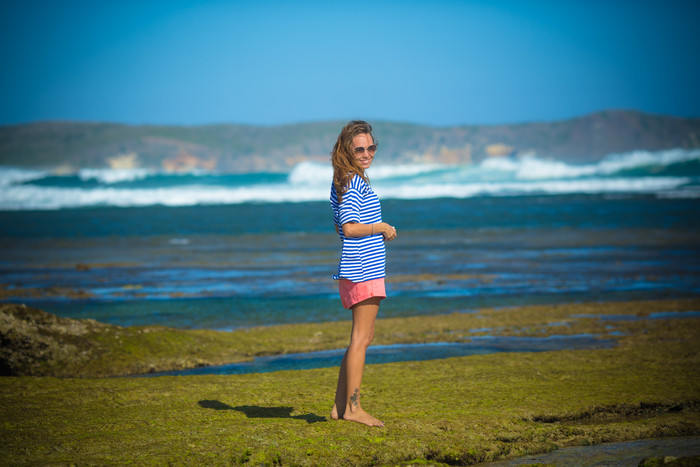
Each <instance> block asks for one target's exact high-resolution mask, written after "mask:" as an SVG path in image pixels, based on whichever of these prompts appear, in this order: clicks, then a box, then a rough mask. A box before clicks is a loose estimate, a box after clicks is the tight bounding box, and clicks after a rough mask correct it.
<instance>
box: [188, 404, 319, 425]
mask: <svg viewBox="0 0 700 467" xmlns="http://www.w3.org/2000/svg"><path fill="white" fill-rule="evenodd" d="M198 404H199V406H200V407H202V408H205V409H212V410H237V411H238V412H243V413H244V414H245V416H246V417H248V418H291V419H294V420H306V423H316V422H327V421H328V419H327V418H326V417H321V416H319V415H316V414H312V413H308V414H305V415H292V411H293V410H294V408H293V407H260V406H257V405H239V406H237V407H232V406H230V405H228V404H224V403H223V402H221V401H215V400H203V401H199V402H198Z"/></svg>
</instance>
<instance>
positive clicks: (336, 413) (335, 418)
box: [331, 404, 341, 420]
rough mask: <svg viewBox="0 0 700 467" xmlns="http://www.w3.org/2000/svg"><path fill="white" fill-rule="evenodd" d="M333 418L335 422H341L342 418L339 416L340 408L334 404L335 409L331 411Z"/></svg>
mask: <svg viewBox="0 0 700 467" xmlns="http://www.w3.org/2000/svg"><path fill="white" fill-rule="evenodd" d="M331 418H332V419H333V420H339V419H340V418H341V417H340V416H339V415H338V406H337V405H336V404H333V408H332V409H331Z"/></svg>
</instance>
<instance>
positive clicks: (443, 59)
mask: <svg viewBox="0 0 700 467" xmlns="http://www.w3.org/2000/svg"><path fill="white" fill-rule="evenodd" d="M698 18H700V2H697V1H668V0H667V1H598V0H589V1H564V0H562V1H538V0H529V1H526V0H521V1H482V2H477V1H440V0H434V1H423V2H417V1H410V0H409V1H376V2H363V1H358V2H333V1H303V0H302V1H286V2H285V1H265V0H260V1H250V2H248V1H208V2H207V1H199V2H195V1H177V0H172V1H131V0H125V1H118V2H116V1H106V0H105V1H102V0H100V1H95V0H91V1H85V2H78V1H70V0H67V1H61V2H59V1H35V0H14V1H12V0H10V1H4V2H2V6H0V35H1V36H0V40H1V42H0V44H2V45H1V46H0V47H2V49H1V50H2V56H3V60H2V62H3V63H4V65H5V66H4V67H3V69H4V70H3V71H2V73H1V74H0V80H1V81H0V93H2V95H1V96H0V102H2V106H1V107H0V124H3V125H6V124H14V123H21V122H29V121H37V120H83V121H110V122H123V123H130V124H142V123H148V124H178V125H193V124H194V125H199V124H208V123H249V124H264V125H276V124H285V123H295V122H305V121H318V120H330V119H339V120H348V119H350V118H364V119H368V120H371V121H377V120H392V121H402V122H414V123H422V124H430V125H437V126H444V125H460V124H497V123H514V122H526V121H550V120H558V119H563V118H570V117H575V116H579V115H584V114H587V113H591V112H595V111H599V110H604V109H637V110H642V111H646V112H651V113H658V114H670V115H677V116H695V117H698V116H700V91H699V86H698V83H700V60H698V56H699V52H698V45H700V44H699V42H700V41H698V35H697V33H696V31H697V27H698V26H697V21H698Z"/></svg>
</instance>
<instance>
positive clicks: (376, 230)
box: [343, 222, 396, 240]
mask: <svg viewBox="0 0 700 467" xmlns="http://www.w3.org/2000/svg"><path fill="white" fill-rule="evenodd" d="M343 234H345V236H346V237H350V238H360V237H368V236H370V235H372V234H374V235H376V234H382V235H383V236H384V240H393V239H395V238H396V229H395V228H394V227H392V226H391V225H389V224H387V223H386V222H377V223H376V224H358V223H356V222H348V223H346V224H343Z"/></svg>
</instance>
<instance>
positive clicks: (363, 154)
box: [352, 133, 377, 170]
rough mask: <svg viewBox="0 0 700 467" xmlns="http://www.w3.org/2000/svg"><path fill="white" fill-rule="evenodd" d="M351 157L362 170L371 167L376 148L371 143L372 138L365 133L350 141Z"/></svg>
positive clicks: (372, 142)
mask: <svg viewBox="0 0 700 467" xmlns="http://www.w3.org/2000/svg"><path fill="white" fill-rule="evenodd" d="M352 147H353V155H354V156H355V159H357V162H358V163H359V164H360V167H362V169H363V170H367V169H368V168H369V166H370V165H372V160H374V153H375V152H376V150H377V146H375V145H374V141H372V136H371V135H369V134H367V133H362V134H359V135H357V136H355V137H353V139H352Z"/></svg>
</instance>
